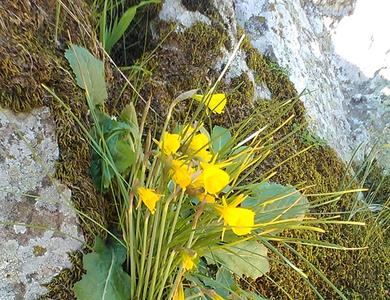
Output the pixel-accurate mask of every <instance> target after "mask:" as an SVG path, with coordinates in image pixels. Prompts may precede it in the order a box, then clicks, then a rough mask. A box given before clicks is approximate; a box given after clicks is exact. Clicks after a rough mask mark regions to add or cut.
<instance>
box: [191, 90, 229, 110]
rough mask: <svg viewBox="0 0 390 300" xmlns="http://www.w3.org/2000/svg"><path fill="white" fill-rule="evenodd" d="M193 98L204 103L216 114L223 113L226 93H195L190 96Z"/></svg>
mask: <svg viewBox="0 0 390 300" xmlns="http://www.w3.org/2000/svg"><path fill="white" fill-rule="evenodd" d="M192 98H193V99H195V100H196V101H199V102H203V103H205V104H206V105H207V106H208V108H209V109H210V110H211V111H212V112H215V113H217V114H221V113H223V110H224V108H225V106H226V95H225V94H213V95H210V94H207V95H198V94H195V95H194V96H192Z"/></svg>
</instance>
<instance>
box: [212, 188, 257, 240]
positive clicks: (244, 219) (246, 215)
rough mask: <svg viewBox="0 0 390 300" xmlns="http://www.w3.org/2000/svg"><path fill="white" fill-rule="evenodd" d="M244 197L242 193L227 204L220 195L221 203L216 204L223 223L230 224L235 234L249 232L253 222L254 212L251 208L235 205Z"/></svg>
mask: <svg viewBox="0 0 390 300" xmlns="http://www.w3.org/2000/svg"><path fill="white" fill-rule="evenodd" d="M245 198H246V197H244V195H239V196H238V197H237V198H236V199H235V200H234V201H233V202H232V203H230V204H228V205H227V204H226V199H225V198H224V197H222V202H223V205H218V206H216V208H217V210H218V211H219V213H220V214H221V216H222V218H223V220H224V223H225V224H226V225H228V226H230V227H231V228H232V230H233V232H234V233H235V234H237V235H245V234H248V233H250V232H251V230H252V228H253V226H254V224H255V213H254V212H253V211H252V210H250V209H247V208H242V207H236V206H237V205H239V204H240V203H241V202H242V201H243V200H244V199H245Z"/></svg>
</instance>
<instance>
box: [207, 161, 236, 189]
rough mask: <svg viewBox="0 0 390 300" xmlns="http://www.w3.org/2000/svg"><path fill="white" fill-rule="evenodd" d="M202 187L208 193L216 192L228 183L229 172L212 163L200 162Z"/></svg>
mask: <svg viewBox="0 0 390 300" xmlns="http://www.w3.org/2000/svg"><path fill="white" fill-rule="evenodd" d="M202 168H203V175H202V179H203V187H204V189H205V191H206V192H208V193H209V194H217V193H219V192H220V191H222V190H223V189H224V188H225V187H226V186H227V185H228V183H229V180H230V177H229V174H228V173H226V172H225V171H224V170H222V169H220V168H218V167H217V166H216V165H213V164H202Z"/></svg>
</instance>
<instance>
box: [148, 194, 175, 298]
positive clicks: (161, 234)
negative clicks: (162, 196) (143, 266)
mask: <svg viewBox="0 0 390 300" xmlns="http://www.w3.org/2000/svg"><path fill="white" fill-rule="evenodd" d="M170 202H171V199H168V200H167V202H165V205H164V209H163V214H162V218H161V222H160V232H159V239H158V245H157V252H156V258H155V261H154V269H153V277H152V282H151V284H150V290H149V299H150V300H154V299H155V298H154V297H153V295H154V289H155V285H156V279H157V272H158V269H159V264H160V257H161V246H162V241H163V237H164V231H165V223H166V220H167V214H168V208H169V204H170Z"/></svg>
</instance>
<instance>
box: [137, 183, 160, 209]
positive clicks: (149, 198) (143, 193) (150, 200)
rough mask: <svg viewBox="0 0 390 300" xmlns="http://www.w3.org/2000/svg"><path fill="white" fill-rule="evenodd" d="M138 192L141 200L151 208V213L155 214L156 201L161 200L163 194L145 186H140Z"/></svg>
mask: <svg viewBox="0 0 390 300" xmlns="http://www.w3.org/2000/svg"><path fill="white" fill-rule="evenodd" d="M137 192H138V195H139V197H140V198H141V201H142V202H143V203H144V204H145V205H146V207H147V208H148V209H149V210H150V213H151V214H154V213H155V211H156V203H157V201H158V200H160V198H161V195H159V194H157V193H156V192H155V191H154V190H152V189H148V188H145V187H140V188H138V189H137Z"/></svg>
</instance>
